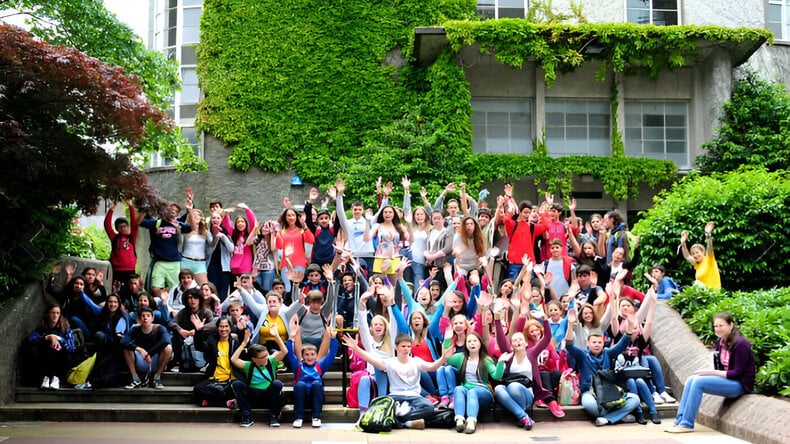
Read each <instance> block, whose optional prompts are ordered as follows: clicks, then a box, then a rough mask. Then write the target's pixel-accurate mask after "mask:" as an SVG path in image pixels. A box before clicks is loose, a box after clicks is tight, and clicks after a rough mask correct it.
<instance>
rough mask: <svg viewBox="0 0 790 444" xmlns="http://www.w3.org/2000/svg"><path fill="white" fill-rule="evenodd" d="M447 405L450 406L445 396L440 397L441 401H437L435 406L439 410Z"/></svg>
mask: <svg viewBox="0 0 790 444" xmlns="http://www.w3.org/2000/svg"><path fill="white" fill-rule="evenodd" d="M449 404H450V398H449V397H447V396H442V399H441V400H440V401H439V405H437V406H436V407H437V408H440V409H446V408H447V406H448V405H449Z"/></svg>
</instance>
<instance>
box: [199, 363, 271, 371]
mask: <svg viewBox="0 0 790 444" xmlns="http://www.w3.org/2000/svg"><path fill="white" fill-rule="evenodd" d="M280 362H282V361H280ZM207 369H208V364H206V365H204V366H203V367H200V370H198V371H199V372H200V373H206V370H207Z"/></svg>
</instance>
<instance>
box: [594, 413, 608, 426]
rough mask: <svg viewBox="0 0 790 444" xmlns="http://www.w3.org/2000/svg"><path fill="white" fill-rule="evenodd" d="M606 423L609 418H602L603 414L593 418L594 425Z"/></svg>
mask: <svg viewBox="0 0 790 444" xmlns="http://www.w3.org/2000/svg"><path fill="white" fill-rule="evenodd" d="M608 424H609V420H608V419H606V418H604V417H603V416H600V417H598V418H595V427H603V426H605V425H608Z"/></svg>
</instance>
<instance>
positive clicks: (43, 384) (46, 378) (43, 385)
mask: <svg viewBox="0 0 790 444" xmlns="http://www.w3.org/2000/svg"><path fill="white" fill-rule="evenodd" d="M41 389H42V390H48V389H49V376H44V379H42V380H41Z"/></svg>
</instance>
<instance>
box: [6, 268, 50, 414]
mask: <svg viewBox="0 0 790 444" xmlns="http://www.w3.org/2000/svg"><path fill="white" fill-rule="evenodd" d="M44 300H45V299H44V288H43V284H30V285H28V286H27V287H26V288H25V290H24V291H23V292H22V294H21V295H19V296H17V297H15V298H12V299H9V300H7V301H5V302H4V305H3V309H2V311H0V348H2V350H4V351H3V359H0V405H5V404H10V403H12V402H14V388H15V387H16V381H17V371H18V366H17V362H19V350H20V346H21V345H22V341H24V340H25V338H27V335H28V334H30V332H31V331H33V329H34V328H36V325H37V324H38V321H39V320H40V318H41V314H42V313H43V312H44V307H45V303H44Z"/></svg>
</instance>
